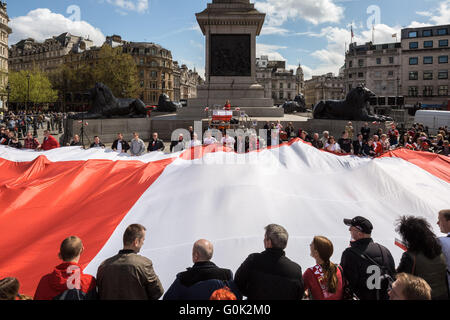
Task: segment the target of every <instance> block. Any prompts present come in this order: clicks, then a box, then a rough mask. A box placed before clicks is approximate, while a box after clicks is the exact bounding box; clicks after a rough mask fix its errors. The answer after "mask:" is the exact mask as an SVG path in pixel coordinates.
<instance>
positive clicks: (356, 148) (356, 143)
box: [353, 140, 364, 156]
mask: <svg viewBox="0 0 450 320" xmlns="http://www.w3.org/2000/svg"><path fill="white" fill-rule="evenodd" d="M363 146H364V140H363V141H361V144H360V143H359V140H355V141H353V154H355V155H357V156H362V151H363Z"/></svg>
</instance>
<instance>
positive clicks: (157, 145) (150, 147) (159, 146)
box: [147, 139, 165, 152]
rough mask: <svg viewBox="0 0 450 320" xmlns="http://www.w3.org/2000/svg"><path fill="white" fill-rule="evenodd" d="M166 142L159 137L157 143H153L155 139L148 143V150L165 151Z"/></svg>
mask: <svg viewBox="0 0 450 320" xmlns="http://www.w3.org/2000/svg"><path fill="white" fill-rule="evenodd" d="M164 148H165V147H164V142H163V141H162V140H161V139H157V140H156V142H155V144H153V139H152V140H150V142H149V143H148V148H147V151H148V152H152V151H164Z"/></svg>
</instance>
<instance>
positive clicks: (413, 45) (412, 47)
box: [409, 42, 419, 49]
mask: <svg viewBox="0 0 450 320" xmlns="http://www.w3.org/2000/svg"><path fill="white" fill-rule="evenodd" d="M409 48H410V49H417V48H419V43H418V42H410V43H409Z"/></svg>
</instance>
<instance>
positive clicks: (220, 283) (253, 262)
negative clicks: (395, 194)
mask: <svg viewBox="0 0 450 320" xmlns="http://www.w3.org/2000/svg"><path fill="white" fill-rule="evenodd" d="M437 218H438V221H437V224H438V225H439V228H440V231H441V232H442V233H443V234H445V235H446V236H445V237H440V238H438V237H437V236H436V235H435V234H434V233H433V231H432V228H431V226H430V224H429V222H428V221H426V220H425V219H424V218H420V217H413V216H403V217H401V218H400V219H398V221H397V223H396V231H397V232H398V233H399V234H400V235H401V236H402V238H403V241H404V243H405V244H406V245H405V246H406V248H405V249H406V251H405V252H404V253H403V255H402V257H401V261H400V263H399V264H398V266H397V267H396V266H395V263H394V259H393V257H392V255H391V252H390V251H389V249H387V248H386V247H384V246H383V245H381V244H379V243H377V242H375V240H374V239H373V238H372V235H371V234H372V231H373V228H374V226H373V225H372V223H371V222H370V221H369V220H368V219H366V218H364V217H361V216H357V217H354V218H353V219H344V221H343V222H344V225H346V226H348V227H349V232H350V235H351V238H352V240H351V242H350V246H349V247H348V248H347V249H345V250H344V252H342V254H341V261H340V263H339V264H338V263H333V262H332V261H330V258H331V257H332V255H333V243H332V242H331V241H330V240H329V239H328V238H327V237H324V236H315V237H314V238H313V239H312V241H311V244H310V247H309V250H308V251H309V253H310V255H311V257H312V258H314V260H315V265H314V266H312V267H309V268H307V269H306V270H305V271H304V272H303V271H302V268H301V266H300V265H299V264H298V263H297V262H295V261H293V260H291V259H289V258H288V257H287V256H286V253H285V249H286V247H287V244H288V238H289V234H288V232H287V230H286V229H285V228H284V227H283V226H281V225H277V224H269V225H267V226H266V227H265V233H264V239H263V240H264V251H263V252H260V253H252V254H250V255H249V256H248V257H247V258H246V259H245V261H243V262H242V264H241V265H240V266H239V268H238V269H237V270H236V273H235V274H234V275H233V272H232V271H231V270H230V269H227V268H222V267H219V266H217V265H216V264H215V263H213V262H212V258H213V254H214V246H213V244H212V243H211V241H208V240H206V239H200V240H198V241H196V242H195V243H194V245H193V248H192V262H193V266H192V267H189V268H187V270H186V271H182V272H180V273H178V274H177V275H176V277H175V279H174V281H173V283H172V284H171V285H170V287H169V288H167V290H165V289H164V288H163V285H162V283H161V281H160V280H159V277H158V275H157V274H156V273H155V271H154V269H153V262H152V260H150V259H149V258H147V257H144V256H142V255H139V252H140V250H141V248H142V247H143V245H144V240H145V239H146V227H145V226H143V225H140V224H132V225H130V226H128V227H127V229H126V230H125V232H124V234H123V248H122V249H121V250H120V251H119V252H118V253H117V254H116V255H114V256H112V257H111V258H108V259H106V260H105V261H103V262H102V263H101V264H100V266H99V267H98V270H97V274H96V277H93V276H91V275H88V274H84V273H83V272H82V268H81V266H80V265H79V260H80V257H81V255H82V254H83V250H84V247H83V242H82V240H81V239H80V238H78V237H76V236H71V237H68V238H66V239H64V240H63V241H62V243H61V245H60V250H59V255H58V256H59V258H60V259H61V261H62V262H61V264H59V265H58V266H56V267H55V268H54V270H53V271H52V272H50V273H48V274H46V275H43V277H42V278H41V279H40V281H39V284H38V286H37V289H36V292H35V294H34V297H33V299H35V300H90V299H100V300H157V299H160V298H161V297H162V299H163V300H240V299H243V297H247V300H302V299H303V300H447V299H449V281H450V209H446V210H441V211H440V212H439V213H438V214H437ZM298 249H299V250H306V248H304V249H301V248H298ZM19 292H20V286H19V280H18V279H16V278H11V277H10V278H4V279H2V280H0V299H10V300H19V299H30V297H25V296H23V295H20V294H19Z"/></svg>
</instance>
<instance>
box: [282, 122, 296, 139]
mask: <svg viewBox="0 0 450 320" xmlns="http://www.w3.org/2000/svg"><path fill="white" fill-rule="evenodd" d="M284 131H286V135H287V137H288V140H291V139H293V138H295V137H296V134H295V129H294V125H293V124H292V122H289V123H288V125H287V127H286V129H285V130H284Z"/></svg>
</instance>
